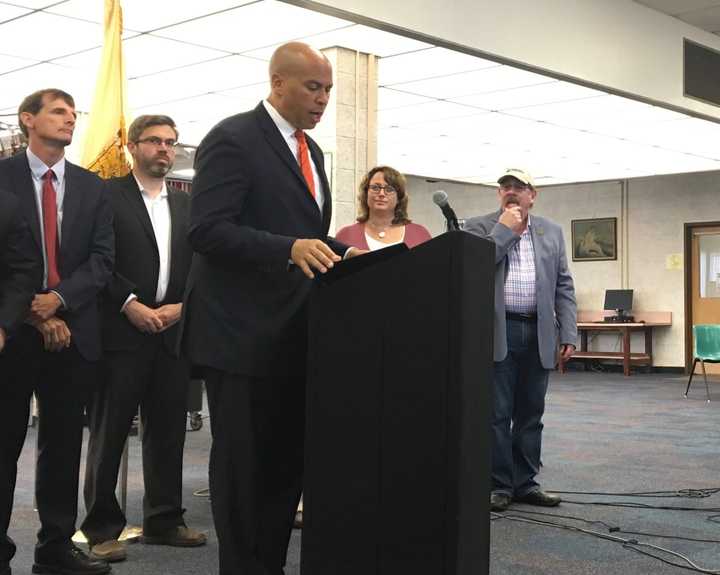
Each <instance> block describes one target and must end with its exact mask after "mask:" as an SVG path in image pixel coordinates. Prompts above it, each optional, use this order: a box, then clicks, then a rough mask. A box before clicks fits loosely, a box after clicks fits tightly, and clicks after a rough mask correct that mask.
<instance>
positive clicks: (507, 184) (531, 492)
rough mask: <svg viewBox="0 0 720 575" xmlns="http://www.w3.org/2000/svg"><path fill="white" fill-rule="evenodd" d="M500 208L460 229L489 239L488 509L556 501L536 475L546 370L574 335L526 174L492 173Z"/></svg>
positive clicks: (567, 288) (560, 273) (557, 265)
mask: <svg viewBox="0 0 720 575" xmlns="http://www.w3.org/2000/svg"><path fill="white" fill-rule="evenodd" d="M498 184H499V186H498V191H497V193H498V199H499V201H500V209H499V210H498V211H496V212H494V213H491V214H487V215H485V216H479V217H475V218H471V219H469V220H468V221H467V222H466V224H465V229H466V230H467V231H469V232H471V233H474V234H476V235H479V236H481V237H484V238H488V239H491V240H492V241H494V242H495V250H496V251H495V349H494V369H493V386H494V390H493V391H494V393H493V416H492V493H491V496H490V507H491V509H492V510H493V511H504V510H506V509H507V508H508V507H509V505H510V503H511V502H512V501H518V502H522V503H527V504H530V505H540V506H543V507H554V506H556V505H558V504H560V497H558V496H557V495H552V494H550V493H546V492H545V491H543V490H542V489H541V488H540V485H539V483H538V482H537V481H536V478H535V477H536V475H537V473H538V471H539V468H540V445H541V436H542V429H543V423H542V417H543V413H544V411H545V393H546V392H547V386H548V375H549V371H550V370H551V369H554V367H555V364H556V362H557V360H558V349H559V355H560V358H559V360H560V361H561V362H562V361H565V360H567V359H568V358H569V357H570V356H571V355H572V354H573V352H574V351H575V342H576V341H577V326H576V305H575V288H574V287H573V280H572V277H571V276H570V272H569V271H568V266H567V258H566V256H565V240H564V239H563V233H562V229H561V228H560V226H558V225H557V224H555V223H553V222H551V221H549V220H547V219H545V218H542V217H540V216H535V215H530V211H531V209H532V207H533V204H534V203H535V200H536V198H537V190H536V189H535V184H534V182H533V179H532V177H531V176H530V174H528V173H527V172H526V171H524V170H521V169H518V168H509V169H507V170H506V171H505V172H504V173H503V174H502V175H501V176H500V178H499V179H498Z"/></svg>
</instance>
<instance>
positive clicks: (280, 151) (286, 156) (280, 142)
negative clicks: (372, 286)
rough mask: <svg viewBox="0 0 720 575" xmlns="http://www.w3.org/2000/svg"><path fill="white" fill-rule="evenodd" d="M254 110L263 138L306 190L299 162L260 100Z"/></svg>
mask: <svg viewBox="0 0 720 575" xmlns="http://www.w3.org/2000/svg"><path fill="white" fill-rule="evenodd" d="M255 112H256V114H257V118H258V122H259V123H260V127H261V128H262V131H263V133H264V134H265V138H267V141H268V142H269V144H270V147H272V149H273V150H274V151H275V153H276V154H277V155H278V156H280V159H281V160H282V161H283V162H285V164H286V165H287V167H288V168H290V171H291V172H292V173H293V174H295V176H296V177H297V178H298V180H299V181H300V183H301V184H302V186H303V187H304V188H305V189H306V190H307V189H308V187H307V183H306V182H305V178H304V177H303V175H302V172H301V171H300V164H298V163H297V160H295V156H293V155H292V152H291V151H290V148H288V145H287V143H286V142H285V140H284V139H283V137H282V134H281V133H280V130H278V128H277V126H276V125H275V122H273V121H272V118H271V117H270V115H269V114H268V113H267V110H265V107H264V106H263V104H262V102H261V103H260V104H258V106H257V108H255ZM309 194H310V191H309V190H308V195H309Z"/></svg>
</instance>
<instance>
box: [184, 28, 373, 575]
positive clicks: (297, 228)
mask: <svg viewBox="0 0 720 575" xmlns="http://www.w3.org/2000/svg"><path fill="white" fill-rule="evenodd" d="M270 83H271V90H270V96H269V97H268V98H267V99H266V100H264V101H262V102H261V103H260V104H259V105H258V106H257V107H256V108H255V109H254V110H251V111H249V112H245V113H242V114H238V115H235V116H231V117H229V118H226V119H225V120H223V121H222V122H220V123H219V124H218V125H217V126H215V127H214V128H213V129H212V130H211V131H210V133H209V134H208V135H207V136H206V137H205V139H204V140H203V141H202V143H201V144H200V147H199V148H198V151H197V157H196V161H195V168H196V174H195V179H194V180H193V191H192V202H191V210H190V214H191V215H190V232H189V233H190V242H191V244H192V246H193V249H194V250H195V252H196V254H195V258H194V261H193V267H192V270H191V273H190V279H189V283H188V288H187V292H186V304H185V310H184V313H185V317H184V338H183V344H184V347H185V350H186V351H187V353H188V355H189V357H190V359H191V361H192V362H193V364H195V365H200V366H203V367H204V368H205V380H206V384H207V391H208V402H209V407H210V416H211V423H212V434H213V446H212V452H211V455H210V492H211V494H212V496H211V500H212V508H213V517H214V521H215V528H216V530H217V534H218V540H219V550H220V573H221V575H230V574H248V575H250V574H253V575H255V574H258V575H282V573H283V566H284V565H285V555H286V552H287V547H288V542H289V539H290V532H291V529H292V523H293V518H294V515H295V509H296V507H297V504H298V500H299V497H300V493H301V490H302V476H303V433H304V408H303V406H304V402H305V377H306V376H305V372H306V359H305V357H306V351H307V309H306V308H307V300H308V296H309V293H310V289H311V287H312V281H311V278H312V277H314V275H315V274H317V273H324V272H325V271H326V270H327V269H329V268H331V267H332V266H333V265H334V263H335V262H337V261H339V260H340V259H341V257H343V256H353V255H356V254H357V253H361V252H360V251H359V250H355V249H354V248H350V249H348V248H347V246H344V245H343V244H340V243H338V242H336V241H334V240H333V239H332V238H329V237H328V236H327V234H328V229H329V225H330V216H331V206H332V199H331V197H330V185H329V183H328V178H327V176H326V174H325V170H324V168H323V155H322V151H321V150H320V148H319V146H318V145H317V144H316V143H315V142H314V141H313V140H312V139H311V138H310V137H309V136H307V135H306V134H305V130H309V129H312V128H314V127H315V125H316V124H317V123H318V122H319V121H320V119H321V117H322V115H323V112H324V111H325V107H326V106H327V103H328V100H329V97H330V91H331V88H332V85H333V79H332V67H331V65H330V62H329V61H328V60H327V58H326V57H325V56H324V55H323V54H321V53H320V52H318V51H316V50H314V49H313V48H311V47H310V46H307V45H306V44H302V43H299V42H293V43H289V44H285V45H283V46H281V47H279V48H278V49H277V50H276V51H275V53H274V54H273V56H272V59H271V61H270Z"/></svg>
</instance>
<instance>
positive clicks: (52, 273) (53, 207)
mask: <svg viewBox="0 0 720 575" xmlns="http://www.w3.org/2000/svg"><path fill="white" fill-rule="evenodd" d="M54 177H55V174H54V173H53V171H52V170H48V171H47V172H45V175H44V176H43V178H42V179H43V185H42V210H43V229H44V231H45V255H46V256H47V287H48V288H50V289H52V288H54V287H55V286H57V285H58V284H59V283H60V274H59V273H58V267H57V253H58V234H57V195H56V194H55V185H54V184H53V178H54Z"/></svg>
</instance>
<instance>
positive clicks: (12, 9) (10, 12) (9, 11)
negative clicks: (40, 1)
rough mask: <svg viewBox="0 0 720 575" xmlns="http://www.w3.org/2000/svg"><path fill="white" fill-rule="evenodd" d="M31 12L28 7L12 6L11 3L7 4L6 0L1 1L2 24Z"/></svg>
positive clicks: (0, 22) (0, 21) (0, 19)
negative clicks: (4, 0)
mask: <svg viewBox="0 0 720 575" xmlns="http://www.w3.org/2000/svg"><path fill="white" fill-rule="evenodd" d="M29 13H30V10H29V9H27V8H21V7H19V6H12V5H11V4H5V2H0V25H2V23H3V22H6V21H8V20H11V19H13V18H17V17H18V16H22V15H23V14H29Z"/></svg>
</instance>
